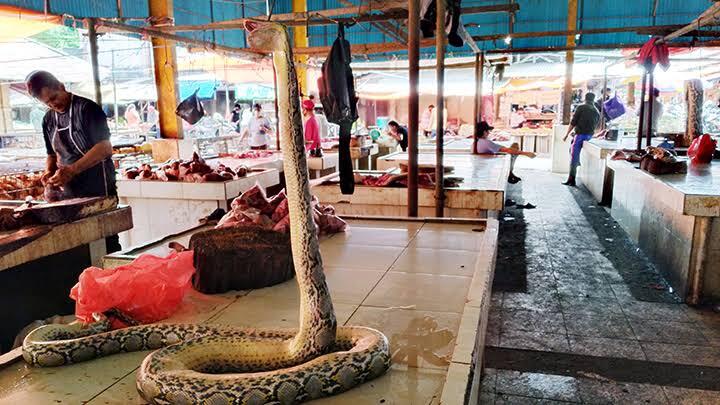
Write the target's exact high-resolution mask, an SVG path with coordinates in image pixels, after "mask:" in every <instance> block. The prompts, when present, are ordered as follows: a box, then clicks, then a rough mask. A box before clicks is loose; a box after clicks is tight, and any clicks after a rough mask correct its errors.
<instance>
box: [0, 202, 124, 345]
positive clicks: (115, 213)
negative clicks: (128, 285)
mask: <svg viewBox="0 0 720 405" xmlns="http://www.w3.org/2000/svg"><path fill="white" fill-rule="evenodd" d="M98 200H101V201H98ZM105 200H106V199H82V201H80V200H69V201H68V202H65V203H56V204H44V203H38V205H36V206H35V207H33V208H30V210H31V211H23V216H22V217H21V219H20V220H18V221H19V222H18V223H17V224H16V225H18V226H19V228H17V227H15V226H11V224H10V222H12V220H11V218H10V215H13V214H14V213H17V212H19V211H18V210H23V208H22V205H21V204H23V203H22V202H12V201H3V202H0V214H1V215H2V217H3V221H2V227H0V229H2V230H1V231H0V304H2V306H3V307H4V308H14V310H13V311H6V313H5V315H4V316H3V322H2V325H0V350H1V351H3V352H5V351H7V350H9V349H11V348H12V342H13V340H14V339H15V336H16V335H17V333H18V332H19V331H20V329H22V328H23V327H25V326H27V325H28V324H30V323H31V322H33V321H35V320H37V319H45V318H48V317H50V316H52V315H56V314H66V313H71V312H72V311H73V307H74V303H73V301H71V300H70V299H69V298H68V291H70V288H71V287H72V286H73V285H74V284H75V282H77V278H78V275H79V274H80V272H82V270H83V269H85V268H86V267H88V266H90V265H101V264H102V257H103V256H104V255H105V254H106V245H105V238H107V237H110V236H113V235H117V234H119V233H120V232H123V231H127V230H129V229H131V228H132V226H133V221H132V215H131V210H130V208H128V207H126V206H119V207H118V206H117V200H116V199H107V201H105Z"/></svg>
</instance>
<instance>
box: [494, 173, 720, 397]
mask: <svg viewBox="0 0 720 405" xmlns="http://www.w3.org/2000/svg"><path fill="white" fill-rule="evenodd" d="M526 167H527V166H526ZM517 174H518V175H519V176H521V177H522V178H523V179H524V180H523V181H522V182H520V183H518V184H517V185H515V186H510V189H509V196H510V198H512V199H515V200H516V201H517V202H518V203H519V204H521V203H524V202H531V203H532V204H534V205H537V208H536V209H518V208H515V207H510V208H507V209H506V211H505V213H504V214H503V215H504V217H503V218H501V231H500V232H501V238H500V244H499V250H498V260H497V266H496V273H495V274H496V275H495V283H494V286H493V306H492V308H491V313H490V323H489V326H488V340H487V342H488V347H487V348H486V351H485V356H486V362H485V376H484V380H483V389H482V391H483V395H482V398H481V401H480V402H481V403H482V404H552V403H562V402H570V403H590V404H596V403H612V404H629V403H644V404H718V403H720V315H718V314H716V313H713V312H711V311H708V310H699V309H693V308H690V307H688V306H686V305H684V304H681V303H680V300H679V299H678V297H677V295H676V294H674V292H673V291H672V290H671V289H669V288H668V285H667V284H666V283H665V281H664V280H663V279H662V277H660V276H659V275H658V273H657V272H656V271H655V269H654V267H653V266H652V265H651V264H650V263H649V262H648V261H647V258H645V257H644V256H643V254H642V252H640V251H639V250H638V249H637V247H636V246H635V245H634V244H633V243H632V242H631V241H630V240H629V239H628V237H627V235H625V234H624V233H623V231H622V230H621V229H620V227H619V226H618V225H617V223H615V222H614V221H613V220H612V218H611V217H610V216H609V214H608V212H607V210H606V209H604V208H602V207H598V206H597V204H596V202H595V201H594V200H593V199H592V198H591V197H590V195H589V193H588V192H587V191H586V190H584V189H572V188H566V187H565V186H562V185H560V182H561V181H562V180H563V178H562V177H561V176H558V175H554V174H550V173H549V172H547V171H541V170H529V169H520V170H518V171H517Z"/></svg>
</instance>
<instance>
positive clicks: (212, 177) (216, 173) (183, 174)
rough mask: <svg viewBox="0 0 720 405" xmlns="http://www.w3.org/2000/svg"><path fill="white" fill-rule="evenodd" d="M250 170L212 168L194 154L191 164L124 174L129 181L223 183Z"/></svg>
mask: <svg viewBox="0 0 720 405" xmlns="http://www.w3.org/2000/svg"><path fill="white" fill-rule="evenodd" d="M248 171H249V169H248V168H247V167H245V166H240V167H238V168H237V169H235V170H233V169H231V168H229V167H227V166H225V165H219V166H218V167H217V168H212V167H210V166H209V165H208V164H207V163H205V160H204V159H203V158H201V157H200V156H198V154H197V153H194V154H193V158H192V160H191V161H189V162H183V161H182V160H176V161H172V162H169V163H167V164H165V165H163V166H162V167H160V168H159V169H157V170H153V169H152V167H151V166H150V165H148V164H144V165H142V166H140V168H137V167H133V168H129V169H126V170H125V171H124V173H123V175H124V176H125V178H126V179H128V180H133V179H137V180H157V181H183V182H186V183H205V182H222V181H228V180H233V179H236V178H240V177H245V176H247V173H248Z"/></svg>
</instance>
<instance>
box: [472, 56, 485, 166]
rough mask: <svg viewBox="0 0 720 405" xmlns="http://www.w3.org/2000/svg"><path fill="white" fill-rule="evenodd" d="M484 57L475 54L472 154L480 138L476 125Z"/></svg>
mask: <svg viewBox="0 0 720 405" xmlns="http://www.w3.org/2000/svg"><path fill="white" fill-rule="evenodd" d="M484 59H485V55H483V54H480V53H476V54H475V98H474V105H473V122H472V124H473V144H472V153H473V154H477V141H478V139H479V138H480V133H479V132H478V125H477V124H478V123H479V122H480V121H482V113H481V112H480V108H481V107H480V106H481V105H482V89H481V87H482V69H483V66H482V64H483V61H484Z"/></svg>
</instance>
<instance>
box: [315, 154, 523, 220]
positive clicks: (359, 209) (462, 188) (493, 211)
mask: <svg viewBox="0 0 720 405" xmlns="http://www.w3.org/2000/svg"><path fill="white" fill-rule="evenodd" d="M418 158H419V164H421V165H434V164H435V155H434V154H427V153H421V154H419V155H418ZM444 162H445V166H447V167H450V166H451V167H452V168H453V172H452V173H447V174H446V175H445V176H446V177H459V178H462V179H463V181H462V182H461V183H460V184H459V186H458V187H453V188H446V191H445V196H446V199H445V215H446V216H449V217H461V218H486V217H492V216H496V215H497V213H498V212H499V211H501V210H502V209H503V207H504V203H505V191H506V187H507V177H508V174H509V171H510V157H509V156H507V155H497V156H481V155H471V154H449V155H446V156H445V160H444ZM377 163H378V169H379V170H382V171H393V170H396V169H397V168H398V167H399V165H400V163H407V153H404V152H396V153H392V154H390V155H387V156H383V157H380V158H378V161H377ZM359 174H372V172H360V173H359ZM374 174H380V173H379V172H374ZM327 180H331V179H327ZM312 190H313V191H312V192H313V193H314V194H315V195H317V196H318V198H319V199H320V202H322V203H325V204H331V205H333V206H334V207H335V209H336V210H338V212H339V213H341V214H354V215H383V216H388V215H390V216H398V215H406V214H407V188H404V187H403V188H398V187H370V186H363V185H356V187H355V193H354V194H352V195H343V194H342V193H341V192H340V189H339V187H338V185H337V184H334V183H329V184H316V185H314V186H313V188H312ZM434 192H435V191H434V189H426V188H419V189H418V208H419V214H420V215H421V216H432V215H434V213H435V197H434Z"/></svg>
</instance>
